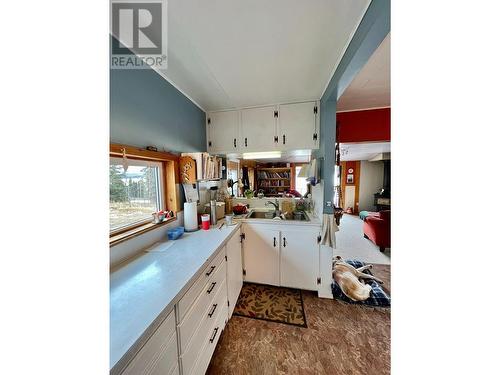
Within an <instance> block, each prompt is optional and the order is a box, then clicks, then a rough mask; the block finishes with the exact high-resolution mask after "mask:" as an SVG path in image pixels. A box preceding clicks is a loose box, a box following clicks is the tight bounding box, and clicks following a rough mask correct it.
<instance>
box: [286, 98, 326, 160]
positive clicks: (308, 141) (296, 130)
mask: <svg viewBox="0 0 500 375" xmlns="http://www.w3.org/2000/svg"><path fill="white" fill-rule="evenodd" d="M318 120H319V105H318V103H317V102H306V103H294V104H281V105H280V106H279V117H278V129H279V132H278V148H279V149H280V150H303V149H305V150H308V149H317V148H318V147H319V126H318V124H319V122H318Z"/></svg>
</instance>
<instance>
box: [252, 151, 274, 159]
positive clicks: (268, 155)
mask: <svg viewBox="0 0 500 375" xmlns="http://www.w3.org/2000/svg"><path fill="white" fill-rule="evenodd" d="M277 158H281V151H267V152H245V153H243V159H246V160H248V159H277Z"/></svg>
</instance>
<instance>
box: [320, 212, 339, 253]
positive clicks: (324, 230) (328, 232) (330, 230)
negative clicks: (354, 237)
mask: <svg viewBox="0 0 500 375" xmlns="http://www.w3.org/2000/svg"><path fill="white" fill-rule="evenodd" d="M338 231H339V227H338V226H337V224H336V223H335V218H334V215H333V214H323V225H322V227H321V242H320V245H325V246H329V247H332V248H334V249H336V248H337V244H336V242H335V232H338Z"/></svg>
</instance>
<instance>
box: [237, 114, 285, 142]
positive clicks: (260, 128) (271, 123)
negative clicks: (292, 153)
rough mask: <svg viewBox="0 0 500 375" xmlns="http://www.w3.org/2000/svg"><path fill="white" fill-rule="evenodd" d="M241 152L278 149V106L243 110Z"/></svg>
mask: <svg viewBox="0 0 500 375" xmlns="http://www.w3.org/2000/svg"><path fill="white" fill-rule="evenodd" d="M240 112H241V146H240V151H241V152H249V151H272V150H275V149H276V146H277V144H276V136H277V133H276V120H277V116H278V113H277V108H276V106H270V107H259V108H249V109H242V110H241V111H240Z"/></svg>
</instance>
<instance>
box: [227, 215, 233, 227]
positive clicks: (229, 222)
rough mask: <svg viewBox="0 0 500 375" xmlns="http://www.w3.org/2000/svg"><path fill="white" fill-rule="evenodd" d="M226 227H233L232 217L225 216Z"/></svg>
mask: <svg viewBox="0 0 500 375" xmlns="http://www.w3.org/2000/svg"><path fill="white" fill-rule="evenodd" d="M226 225H227V226H229V225H233V215H226Z"/></svg>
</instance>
